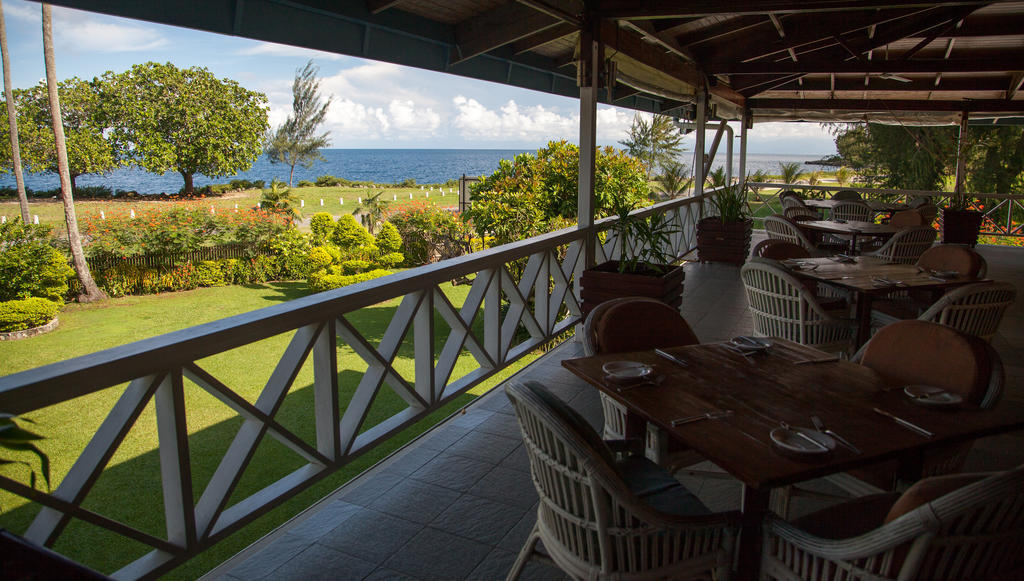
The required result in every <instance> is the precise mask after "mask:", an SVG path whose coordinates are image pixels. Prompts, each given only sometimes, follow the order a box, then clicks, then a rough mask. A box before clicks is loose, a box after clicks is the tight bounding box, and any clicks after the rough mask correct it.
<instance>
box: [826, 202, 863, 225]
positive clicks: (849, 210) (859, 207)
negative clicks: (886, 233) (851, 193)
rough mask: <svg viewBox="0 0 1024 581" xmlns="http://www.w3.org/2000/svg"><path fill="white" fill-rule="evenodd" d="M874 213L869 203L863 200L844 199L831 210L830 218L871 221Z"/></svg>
mask: <svg viewBox="0 0 1024 581" xmlns="http://www.w3.org/2000/svg"><path fill="white" fill-rule="evenodd" d="M873 215H874V213H873V212H872V211H871V208H870V207H868V205H867V204H865V203H864V202H861V201H854V200H849V201H846V200H844V201H843V202H841V203H839V204H836V205H835V206H834V207H833V208H832V211H831V212H829V220H833V221H835V220H846V221H850V220H857V221H859V222H870V221H871V218H872V216H873Z"/></svg>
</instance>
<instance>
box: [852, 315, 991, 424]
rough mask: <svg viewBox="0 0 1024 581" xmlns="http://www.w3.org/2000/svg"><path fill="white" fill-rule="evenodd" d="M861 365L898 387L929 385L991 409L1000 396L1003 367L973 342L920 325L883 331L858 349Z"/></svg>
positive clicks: (910, 323)
mask: <svg viewBox="0 0 1024 581" xmlns="http://www.w3.org/2000/svg"><path fill="white" fill-rule="evenodd" d="M859 360H860V364H861V365H864V366H866V367H870V368H872V369H874V370H875V371H877V372H878V373H880V374H881V375H882V376H884V377H886V378H887V379H889V380H891V381H893V382H895V383H897V384H902V385H933V386H935V387H940V388H942V389H945V390H947V391H952V392H956V393H959V394H960V395H962V396H963V397H964V399H965V400H967V401H968V402H970V403H972V404H974V405H978V406H981V407H984V408H991V407H992V406H994V405H995V404H996V403H997V402H998V401H999V398H1000V397H1001V396H1002V392H1003V384H1004V383H1005V373H1004V370H1003V362H1002V359H1000V357H999V355H998V354H997V353H996V352H995V350H994V349H992V346H991V345H989V344H988V343H986V342H985V341H983V340H981V339H979V338H978V337H973V336H970V335H967V334H965V333H962V332H960V331H958V330H956V329H953V328H951V327H948V326H944V325H940V324H937V323H933V322H928V321H924V320H907V321H899V322H896V323H892V324H891V325H886V326H885V327H882V328H881V329H879V330H878V332H877V333H875V334H874V336H872V337H871V339H870V340H869V341H868V342H867V343H866V344H865V345H864V347H863V348H861V351H860V353H859Z"/></svg>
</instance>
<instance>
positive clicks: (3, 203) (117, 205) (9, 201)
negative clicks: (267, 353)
mask: <svg viewBox="0 0 1024 581" xmlns="http://www.w3.org/2000/svg"><path fill="white" fill-rule="evenodd" d="M377 192H384V193H383V194H382V196H381V199H383V200H385V201H387V202H390V203H391V204H392V205H393V207H395V208H399V207H401V206H402V205H404V204H407V203H409V202H410V201H412V200H415V201H419V202H428V203H431V204H437V205H440V206H443V207H457V206H458V205H459V191H458V188H455V191H454V192H449V191H448V188H445V190H444V195H441V192H440V191H438V189H437V188H435V189H434V191H430V190H429V186H428V187H427V188H425V189H423V190H420V189H419V187H418V186H417V187H415V188H389V189H368V188H342V187H330V188H320V187H305V188H299V187H296V188H292V194H293V195H294V197H295V199H296V207H298V209H299V211H300V212H301V213H302V216H303V217H304V218H308V217H309V216H312V215H313V214H315V213H317V212H330V213H331V214H332V215H334V216H335V217H338V216H340V215H341V214H351V213H352V212H353V211H354V210H355V209H356V207H357V206H359V200H360V198H363V199H365V198H366V197H367V196H372V195H373V194H375V193H377ZM260 195H261V192H260V190H245V191H241V192H230V193H226V194H223V195H221V196H210V197H206V198H201V199H200V198H197V199H194V200H190V201H187V202H172V201H168V200H149V201H147V200H145V199H144V198H125V199H123V200H76V201H75V212H76V213H77V215H78V217H79V219H82V218H85V217H89V216H92V217H96V218H99V217H100V212H103V213H104V214H105V215H106V217H108V218H110V217H114V216H128V215H130V214H131V211H132V210H135V212H136V213H140V212H145V211H152V210H159V209H165V208H171V207H174V206H175V205H181V204H187V205H189V206H199V207H201V208H204V209H208V208H210V207H211V206H212V207H213V209H214V211H215V212H231V211H234V210H235V207H236V206H237V207H238V209H240V210H243V209H246V208H255V207H256V203H257V202H259V200H260ZM410 195H411V196H412V198H411V199H410V197H409V196H410ZM321 200H322V201H323V205H322V206H321V205H320V204H321ZM299 206H301V207H299ZM29 211H30V213H31V215H32V216H39V223H40V224H50V225H52V226H53V227H54V228H55V229H63V228H64V206H63V205H62V204H61V202H60V200H59V199H39V198H31V199H29ZM0 216H6V217H7V219H8V220H13V219H14V218H19V217H20V216H21V210H20V209H19V207H18V200H17V199H16V198H3V199H0Z"/></svg>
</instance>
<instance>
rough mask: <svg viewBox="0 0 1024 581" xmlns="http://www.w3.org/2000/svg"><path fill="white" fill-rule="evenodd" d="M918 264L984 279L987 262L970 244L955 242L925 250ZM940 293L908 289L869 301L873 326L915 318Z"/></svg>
mask: <svg viewBox="0 0 1024 581" xmlns="http://www.w3.org/2000/svg"><path fill="white" fill-rule="evenodd" d="M917 266H918V267H920V268H924V269H927V270H931V271H940V272H941V271H955V272H957V273H959V274H961V275H963V276H966V277H968V278H985V274H986V273H987V272H988V264H987V263H986V262H985V258H984V257H983V256H982V255H980V254H978V253H977V252H975V251H974V250H973V249H972V248H971V247H969V246H966V245H958V244H937V245H935V246H932V247H931V248H929V249H928V250H925V251H924V254H922V255H921V258H918V259H917ZM941 294H942V293H941V292H938V293H937V291H935V290H933V289H913V288H911V289H907V290H905V291H899V292H897V293H890V294H889V295H887V296H886V298H884V299H878V300H875V301H874V302H873V303H872V304H873V306H874V310H875V312H874V313H873V314H872V325H873V326H875V327H882V326H884V325H888V324H889V323H895V322H896V321H900V320H904V319H916V318H917V317H919V316H920V315H921V313H923V312H924V311H925V310H927V309H928V307H930V306H932V305H933V304H934V303H935V301H936V300H938V298H939V297H940V295H941Z"/></svg>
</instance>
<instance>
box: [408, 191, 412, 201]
mask: <svg viewBox="0 0 1024 581" xmlns="http://www.w3.org/2000/svg"><path fill="white" fill-rule="evenodd" d="M409 199H410V200H411V199H412V192H409Z"/></svg>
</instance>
